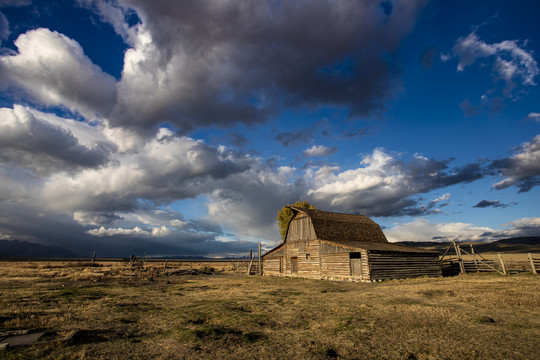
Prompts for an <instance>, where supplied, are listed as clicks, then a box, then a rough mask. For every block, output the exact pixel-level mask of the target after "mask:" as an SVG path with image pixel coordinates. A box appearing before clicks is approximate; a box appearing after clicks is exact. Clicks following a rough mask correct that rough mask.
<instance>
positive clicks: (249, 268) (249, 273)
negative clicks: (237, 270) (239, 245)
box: [247, 249, 254, 275]
mask: <svg viewBox="0 0 540 360" xmlns="http://www.w3.org/2000/svg"><path fill="white" fill-rule="evenodd" d="M249 255H250V256H251V259H250V260H249V265H248V269H247V274H248V275H251V265H253V258H254V257H253V255H251V249H250V250H249Z"/></svg>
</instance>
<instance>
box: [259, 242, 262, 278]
mask: <svg viewBox="0 0 540 360" xmlns="http://www.w3.org/2000/svg"><path fill="white" fill-rule="evenodd" d="M260 275H262V264H261V242H260V241H259V276H260Z"/></svg>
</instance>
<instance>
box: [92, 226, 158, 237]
mask: <svg viewBox="0 0 540 360" xmlns="http://www.w3.org/2000/svg"><path fill="white" fill-rule="evenodd" d="M87 232H88V233H89V234H90V235H94V236H135V237H138V236H144V237H146V236H150V234H151V232H150V231H148V230H143V229H141V228H140V227H138V226H136V227H134V228H133V229H124V228H105V227H103V226H102V227H100V228H99V229H92V230H88V231H87Z"/></svg>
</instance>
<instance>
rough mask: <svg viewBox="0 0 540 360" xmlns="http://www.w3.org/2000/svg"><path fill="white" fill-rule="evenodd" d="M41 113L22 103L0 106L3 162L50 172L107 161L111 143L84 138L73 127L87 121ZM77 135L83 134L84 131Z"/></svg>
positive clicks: (89, 166)
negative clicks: (60, 119)
mask: <svg viewBox="0 0 540 360" xmlns="http://www.w3.org/2000/svg"><path fill="white" fill-rule="evenodd" d="M41 115H42V114H41V113H39V112H33V111H31V110H30V109H28V108H25V107H23V106H20V105H15V106H14V107H13V109H8V108H1V109H0V118H1V119H2V122H0V162H1V163H16V164H18V165H19V166H24V167H25V168H28V169H30V170H32V171H34V172H36V173H39V174H50V173H56V172H58V171H75V170H78V169H81V168H92V167H98V166H100V165H103V164H105V163H106V162H107V161H108V156H109V154H108V152H109V150H110V145H108V144H107V143H106V142H104V141H99V142H97V141H92V139H84V140H82V142H81V141H80V140H79V138H77V137H76V136H74V134H73V132H72V131H71V130H72V129H74V130H75V131H77V130H80V129H81V128H82V127H85V126H86V127H88V125H86V124H82V123H81V124H77V125H75V124H74V122H72V123H71V124H70V123H68V122H65V123H62V124H61V123H59V122H56V123H55V122H54V121H51V120H50V119H51V117H46V116H41ZM57 119H58V118H57ZM70 125H74V126H70ZM75 128H78V129H75ZM78 135H80V136H81V138H82V131H78ZM85 140H86V141H85Z"/></svg>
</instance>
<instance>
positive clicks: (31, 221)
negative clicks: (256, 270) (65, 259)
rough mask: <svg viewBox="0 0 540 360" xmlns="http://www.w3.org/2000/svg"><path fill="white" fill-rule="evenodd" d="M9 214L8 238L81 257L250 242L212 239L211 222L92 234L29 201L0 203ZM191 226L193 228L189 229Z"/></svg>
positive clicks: (220, 249) (243, 246)
mask: <svg viewBox="0 0 540 360" xmlns="http://www.w3.org/2000/svg"><path fill="white" fill-rule="evenodd" d="M6 210H9V212H8V213H9V215H8V216H5V217H0V233H2V234H3V235H7V236H9V238H10V239H13V240H15V239H17V240H23V241H31V242H39V243H42V244H46V245H55V246H59V247H62V248H66V249H69V250H72V251H73V252H75V253H77V254H80V255H82V256H88V257H90V256H91V255H92V252H93V251H96V253H97V254H98V256H111V257H129V256H130V255H131V254H136V255H141V256H142V254H143V253H146V254H147V255H149V256H159V255H192V256H205V255H214V256H215V255H222V256H223V255H225V256H227V255H230V256H237V255H244V254H246V253H247V252H248V251H249V249H250V248H253V249H255V248H256V246H257V244H256V243H254V242H246V241H235V242H221V241H218V240H217V239H216V238H217V237H218V236H220V235H224V233H223V232H222V231H221V229H220V227H219V226H218V225H215V224H204V223H203V222H197V223H196V224H193V225H190V224H188V225H186V229H185V230H184V229H183V230H175V231H172V232H171V233H170V235H167V236H162V237H157V238H156V237H150V236H141V235H138V234H136V233H133V234H132V235H127V236H126V235H121V234H116V235H110V236H105V237H100V236H94V235H91V234H90V233H88V231H87V230H88V227H87V226H83V225H80V224H78V223H76V222H73V221H71V219H70V218H69V217H66V216H64V215H60V214H53V213H49V214H43V213H40V212H39V209H36V208H35V207H33V206H32V205H31V204H30V205H23V204H15V203H13V204H9V205H8V204H3V203H2V202H0V212H2V213H7V212H6ZM194 228H195V230H193V229H194Z"/></svg>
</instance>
